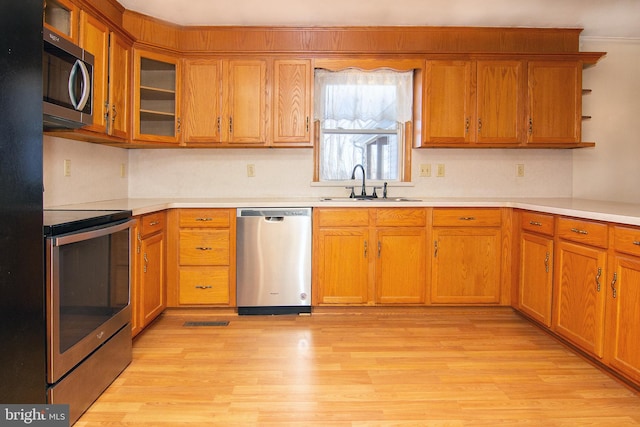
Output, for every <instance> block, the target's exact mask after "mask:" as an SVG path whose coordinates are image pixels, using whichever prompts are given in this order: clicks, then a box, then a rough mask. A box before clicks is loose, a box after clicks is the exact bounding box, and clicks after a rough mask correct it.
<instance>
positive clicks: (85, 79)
mask: <svg viewBox="0 0 640 427" xmlns="http://www.w3.org/2000/svg"><path fill="white" fill-rule="evenodd" d="M78 69H79V70H80V73H81V74H82V84H81V85H80V86H81V87H82V94H81V95H80V100H76V93H75V90H74V82H75V80H76V74H77V73H78ZM69 98H70V99H71V104H72V105H73V108H75V109H76V110H78V111H82V110H83V109H84V107H85V105H87V101H88V100H89V70H88V69H87V66H86V65H84V62H82V61H80V60H79V59H76V63H75V64H73V67H72V68H71V73H69Z"/></svg>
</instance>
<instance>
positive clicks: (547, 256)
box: [544, 252, 549, 273]
mask: <svg viewBox="0 0 640 427" xmlns="http://www.w3.org/2000/svg"><path fill="white" fill-rule="evenodd" d="M544 271H545V272H547V273H548V272H549V252H547V255H546V256H545V257H544Z"/></svg>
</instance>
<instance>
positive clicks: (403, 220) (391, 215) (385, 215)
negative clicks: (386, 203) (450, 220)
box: [376, 208, 427, 227]
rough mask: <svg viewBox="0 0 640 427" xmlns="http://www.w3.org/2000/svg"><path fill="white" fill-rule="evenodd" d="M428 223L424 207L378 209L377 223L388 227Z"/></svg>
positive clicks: (414, 225)
mask: <svg viewBox="0 0 640 427" xmlns="http://www.w3.org/2000/svg"><path fill="white" fill-rule="evenodd" d="M426 223H427V210H426V209H424V208H379V209H377V210H376V225H377V226H383V227H384V226H387V227H398V226H400V227H402V226H407V227H423V226H425V225H426Z"/></svg>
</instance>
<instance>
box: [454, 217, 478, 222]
mask: <svg viewBox="0 0 640 427" xmlns="http://www.w3.org/2000/svg"><path fill="white" fill-rule="evenodd" d="M458 219H459V220H460V221H475V219H476V218H475V217H473V216H461V217H460V218H458Z"/></svg>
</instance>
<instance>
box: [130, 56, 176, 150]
mask: <svg viewBox="0 0 640 427" xmlns="http://www.w3.org/2000/svg"><path fill="white" fill-rule="evenodd" d="M133 71H134V73H133V76H134V80H133V82H134V83H133V91H134V97H133V99H134V102H133V139H134V140H138V141H151V142H168V143H178V142H180V138H181V136H180V135H181V131H182V123H181V118H180V99H181V98H180V94H181V91H180V84H181V74H180V73H181V70H180V61H179V59H178V58H176V57H174V56H171V55H165V54H160V53H156V52H151V51H145V50H140V49H134V67H133Z"/></svg>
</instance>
